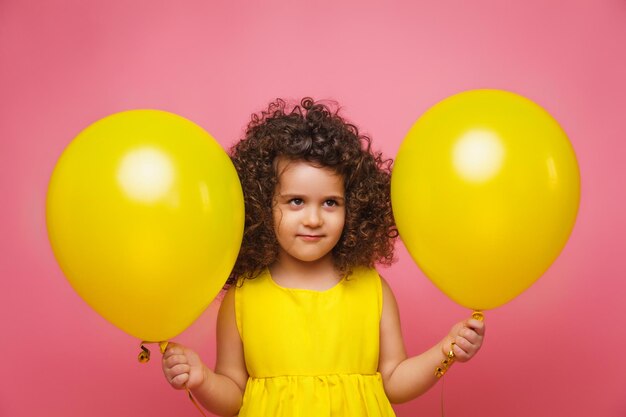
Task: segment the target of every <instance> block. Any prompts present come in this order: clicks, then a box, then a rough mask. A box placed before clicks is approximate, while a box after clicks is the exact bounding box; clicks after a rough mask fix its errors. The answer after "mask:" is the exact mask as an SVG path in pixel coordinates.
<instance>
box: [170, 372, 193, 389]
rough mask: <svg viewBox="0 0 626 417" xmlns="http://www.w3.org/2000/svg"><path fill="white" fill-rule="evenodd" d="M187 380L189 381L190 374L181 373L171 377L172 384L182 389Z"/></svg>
mask: <svg viewBox="0 0 626 417" xmlns="http://www.w3.org/2000/svg"><path fill="white" fill-rule="evenodd" d="M187 381H189V374H180V375H176V376H175V377H173V378H172V379H170V384H171V385H172V386H173V387H174V388H177V389H181V388H184V387H185V384H186V383H187Z"/></svg>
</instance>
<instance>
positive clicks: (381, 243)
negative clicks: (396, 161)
mask: <svg viewBox="0 0 626 417" xmlns="http://www.w3.org/2000/svg"><path fill="white" fill-rule="evenodd" d="M334 107H335V110H333V109H331V107H330V105H329V104H324V103H321V102H316V101H314V100H313V99H311V98H308V97H307V98H304V99H302V101H301V102H300V104H299V105H294V106H287V104H286V103H285V101H284V100H282V99H277V100H276V101H274V102H272V103H270V104H269V106H268V108H267V109H266V110H264V111H262V112H260V113H258V114H253V115H252V120H251V121H250V123H249V124H248V127H247V130H246V133H245V137H244V138H243V139H242V140H240V141H239V142H238V143H237V144H235V145H234V146H233V147H232V148H231V158H232V161H233V163H234V165H235V168H236V169H237V172H238V174H239V179H240V180H241V184H242V187H243V194H244V201H245V210H246V220H245V229H244V235H243V242H242V245H241V250H240V251H239V256H238V258H237V262H236V264H235V267H234V269H233V272H232V274H231V277H230V280H229V281H230V282H231V283H232V282H233V281H234V279H236V278H237V277H240V276H242V277H244V278H254V277H255V276H257V275H258V274H259V272H260V271H261V270H262V269H263V268H265V267H267V266H269V265H271V264H272V263H273V262H274V261H275V260H276V256H277V254H278V241H277V240H276V236H275V234H274V224H273V218H272V205H273V197H274V190H275V187H276V185H277V183H278V177H277V173H276V166H275V163H274V161H275V159H276V158H277V157H278V156H281V157H285V158H287V159H290V160H302V161H307V162H311V163H313V164H315V165H318V166H320V167H329V168H331V169H333V170H334V171H336V172H337V173H339V174H340V175H342V176H343V179H344V186H345V197H346V219H345V225H344V229H343V232H342V235H341V238H340V239H339V242H338V243H337V245H336V246H335V247H334V248H333V259H334V262H335V267H336V268H337V269H338V270H339V271H340V272H341V273H348V274H349V273H350V271H351V269H352V268H353V267H356V266H374V264H376V263H380V264H386V265H389V264H391V263H392V261H393V244H394V240H395V238H396V237H397V236H398V232H397V229H396V227H395V223H394V220H393V214H392V211H391V200H390V177H391V165H392V163H393V161H392V160H391V159H383V157H382V154H381V153H379V152H373V151H372V144H371V139H370V138H369V137H367V136H365V135H361V134H359V130H358V128H357V127H356V126H354V125H353V124H351V123H348V122H347V121H346V120H345V119H344V118H343V117H341V116H340V115H339V109H338V108H337V107H336V106H334Z"/></svg>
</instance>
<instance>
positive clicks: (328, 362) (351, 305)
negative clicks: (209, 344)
mask: <svg viewBox="0 0 626 417" xmlns="http://www.w3.org/2000/svg"><path fill="white" fill-rule="evenodd" d="M235 312H236V318H237V328H238V330H239V334H240V335H241V339H242V341H243V349H244V356H245V361H246V367H247V370H248V375H249V376H250V377H249V379H248V382H247V385H246V390H245V393H244V398H243V405H242V407H241V410H240V412H239V416H240V417H257V416H258V417H282V416H285V417H286V416H289V417H309V416H310V417H325V416H355V417H368V416H369V417H374V416H376V417H378V416H385V417H387V416H394V412H393V409H392V408H391V405H390V403H389V400H388V399H387V396H386V395H385V392H384V389H383V383H382V378H381V376H380V373H378V371H377V369H378V350H379V326H380V317H381V313H382V287H381V282H380V277H379V275H378V273H377V272H376V270H374V269H365V268H361V269H356V270H355V271H354V273H353V274H352V275H350V276H349V277H348V278H347V279H346V278H344V279H343V280H341V281H340V282H339V283H338V284H337V285H335V286H334V287H332V288H330V289H328V290H326V291H313V290H304V289H291V288H284V287H281V286H279V285H278V284H276V283H275V282H274V281H273V280H272V277H271V276H270V274H269V272H268V271H265V272H263V273H262V274H261V275H260V276H259V277H258V278H255V279H253V280H246V281H245V282H244V283H243V284H242V285H241V286H238V287H237V288H236V290H235Z"/></svg>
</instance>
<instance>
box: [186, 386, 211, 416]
mask: <svg viewBox="0 0 626 417" xmlns="http://www.w3.org/2000/svg"><path fill="white" fill-rule="evenodd" d="M185 390H186V391H187V394H188V395H189V399H190V400H191V402H192V403H193V405H195V406H196V408H197V409H198V411H199V412H200V414H202V415H203V416H204V417H206V414H204V412H203V411H202V408H201V407H200V405H198V402H197V401H196V399H195V398H193V395H191V390H190V389H189V388H187V387H185Z"/></svg>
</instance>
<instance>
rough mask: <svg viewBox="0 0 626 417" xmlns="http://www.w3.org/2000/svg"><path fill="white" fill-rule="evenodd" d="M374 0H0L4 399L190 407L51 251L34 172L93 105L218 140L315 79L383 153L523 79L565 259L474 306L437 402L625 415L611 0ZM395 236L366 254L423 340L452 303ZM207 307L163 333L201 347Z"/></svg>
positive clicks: (105, 406) (51, 412) (187, 412)
mask: <svg viewBox="0 0 626 417" xmlns="http://www.w3.org/2000/svg"><path fill="white" fill-rule="evenodd" d="M36 3H37V4H36ZM375 3H376V4H374V3H372V4H365V2H363V1H306V2H296V1H292V2H287V1H284V2H263V3H262V2H249V3H244V2H234V1H233V2H209V1H201V0H197V1H191V0H179V1H177V2H173V1H172V2H165V1H154V0H150V1H148V0H145V1H122V0H109V1H106V2H105V1H101V2H94V1H92V2H86V1H79V0H73V1H71V0H66V1H62V0H53V1H39V2H28V1H19V0H2V1H1V2H0V95H1V99H0V109H1V110H0V172H1V176H0V187H1V188H0V191H1V194H0V195H1V196H2V203H1V204H0V222H1V223H0V227H1V236H2V238H1V239H0V257H1V258H0V277H1V284H0V285H1V287H0V329H1V333H0V369H1V376H0V416H6V417H26V416H29V417H30V416H34V415H41V416H49V417H54V416H74V415H77V416H78V415H85V416H96V417H97V416H111V415H113V416H137V415H153V416H166V415H177V416H197V415H199V414H198V412H197V410H195V409H194V407H193V405H192V404H191V403H190V402H189V401H188V400H187V399H186V398H185V395H184V394H183V393H182V392H178V391H174V390H172V389H170V388H169V386H168V385H167V384H166V382H165V381H164V380H163V378H162V376H161V373H160V365H159V361H158V360H153V361H152V362H150V363H149V364H147V365H141V364H139V363H138V362H137V361H136V359H135V358H136V355H137V353H138V345H137V340H134V339H133V338H132V337H130V336H127V335H126V334H124V333H123V332H121V331H120V330H118V329H116V328H115V327H113V326H112V325H110V324H109V323H107V322H105V321H104V320H103V319H102V318H101V317H100V316H98V315H97V314H96V313H95V312H93V311H92V310H91V309H90V307H89V306H88V305H87V304H86V303H84V302H83V301H82V300H81V299H80V298H79V297H78V296H77V295H76V294H75V293H74V291H73V290H72V288H71V287H70V286H69V284H68V283H67V281H66V280H65V279H64V277H63V275H62V274H61V272H60V270H59V268H58V266H57V264H56V262H55V260H54V259H53V256H52V252H51V250H50V247H49V244H48V241H47V236H46V230H45V211H44V203H45V195H46V188H47V183H48V178H49V176H50V173H51V172H52V169H53V167H54V164H55V162H56V159H57V158H58V157H59V155H60V154H61V152H62V151H63V149H64V147H65V146H66V145H67V144H68V143H69V142H70V141H71V140H72V138H73V137H74V136H75V135H76V134H77V133H78V132H79V131H80V130H82V129H83V128H84V127H86V126H87V125H88V124H90V123H92V122H94V121H95V120H97V119H99V118H101V117H104V116H106V115H108V114H111V113H115V112H118V111H122V110H127V109H133V108H158V109H163V110H169V111H172V112H175V113H178V114H181V115H183V116H186V117H188V118H190V119H191V120H193V121H195V122H196V123H198V124H200V125H201V126H203V127H204V128H205V129H207V130H208V131H209V132H211V133H212V134H213V136H215V137H216V138H217V139H218V140H219V141H220V142H221V143H222V144H223V145H224V146H228V145H230V144H231V143H232V142H233V141H235V140H236V139H237V138H238V137H239V135H240V134H241V132H242V129H243V127H244V125H245V124H246V122H247V120H248V117H249V114H250V113H251V112H253V111H256V110H259V109H261V108H262V107H263V106H264V105H265V104H266V103H267V102H268V101H269V100H270V99H272V98H274V97H277V96H284V97H290V98H297V97H301V96H303V95H313V96H314V97H317V98H334V99H336V100H338V101H339V102H340V103H342V105H343V106H344V109H345V112H344V114H345V115H346V116H348V117H349V118H350V119H351V120H353V121H355V122H356V123H357V124H358V125H360V126H361V127H362V128H363V129H364V130H365V131H367V132H369V133H370V134H371V135H372V136H373V137H374V140H375V143H376V144H377V145H378V147H379V148H381V149H382V150H383V151H384V152H385V153H386V154H387V155H389V156H394V155H395V153H396V152H397V149H398V147H399V145H400V142H401V141H402V139H403V137H404V135H405V134H406V132H407V131H408V129H409V128H410V127H411V125H412V124H413V122H414V121H415V120H416V119H417V118H418V117H419V116H420V114H422V113H423V112H424V111H425V110H426V109H427V108H428V107H430V106H431V105H433V104H434V103H436V102H437V101H439V100H441V99H443V98H445V97H447V96H449V95H452V94H454V93H457V92H460V91H462V90H467V89H473V88H485V87H487V88H500V89H506V90H510V91H514V92H517V93H520V94H522V95H525V96H527V97H528V98H530V99H532V100H534V101H535V102H537V103H539V104H540V105H542V106H543V107H545V108H546V109H547V110H548V111H550V112H551V113H552V114H553V115H554V117H555V118H556V119H557V120H558V121H559V122H560V123H561V125H562V126H563V128H564V129H565V131H566V132H567V133H568V135H569V137H570V139H571V141H572V144H573V146H574V148H575V150H576V152H577V155H578V159H579V164H580V169H581V175H582V187H583V189H582V200H581V206H580V212H579V217H578V222H577V224H576V227H575V229H574V232H573V234H572V236H571V238H570V241H569V243H568V244H567V246H566V247H565V249H564V251H563V252H562V254H561V256H560V257H559V259H558V260H557V261H556V262H555V263H554V265H553V266H552V267H551V268H550V269H549V271H548V272H547V273H546V274H545V276H544V277H543V278H541V279H540V280H539V281H538V282H537V283H536V284H535V285H534V286H533V287H531V288H530V289H529V290H528V291H526V292H525V293H524V294H523V295H521V296H520V297H518V298H517V299H515V300H514V301H512V302H511V303H509V304H507V305H505V306H503V307H500V308H498V309H496V310H494V311H491V312H488V314H487V322H488V325H489V329H488V337H487V340H486V344H485V347H484V349H483V351H482V352H481V353H480V355H479V356H478V357H477V358H476V359H475V360H474V361H473V362H471V363H469V364H466V365H457V366H455V367H454V369H453V371H451V373H450V374H449V377H448V378H447V379H446V385H445V387H446V388H445V395H446V406H447V408H446V411H447V415H449V416H487V417H490V416H494V417H495V416H509V417H511V416H520V417H522V416H524V417H526V416H534V417H537V416H625V415H626V399H625V395H624V394H625V391H624V390H625V387H626V360H625V359H624V354H623V348H624V345H625V343H626V331H625V330H624V329H626V303H624V302H623V300H622V299H623V298H624V294H625V290H626V284H625V283H624V280H625V278H626V273H625V272H626V268H625V266H626V261H625V258H626V253H625V248H626V238H625V237H624V236H625V232H626V227H625V226H626V221H625V215H624V209H625V204H624V203H625V197H624V184H625V183H626V181H625V180H626V178H625V177H626V175H625V174H626V165H625V164H624V155H625V153H626V145H625V144H624V143H625V142H624V121H625V120H626V103H625V97H626V2H624V0H595V1H594V0H587V1H584V0H573V1H565V0H563V1H556V0H547V1H546V0H531V1H517V2H503V1H498V0H481V1H468V2H461V1H447V0H443V1H428V2H427V1H405V2H395V3H394V4H393V5H392V4H391V2H387V3H384V2H375ZM398 255H399V258H400V261H399V262H398V263H397V264H396V265H395V266H393V267H392V268H391V269H388V270H383V271H382V272H383V274H384V275H385V276H386V277H387V278H388V280H389V281H390V283H391V285H392V287H393V288H394V290H395V292H396V295H397V298H398V302H399V305H400V309H401V315H402V318H403V326H404V332H405V339H406V345H407V349H408V351H409V352H410V353H412V354H417V353H419V352H420V351H422V350H424V349H425V348H427V347H428V346H430V345H431V344H432V343H434V342H436V341H437V340H439V338H440V337H442V336H443V335H444V334H445V332H447V330H448V328H449V326H450V325H451V324H452V323H454V322H455V321H457V320H459V319H461V318H464V317H465V316H466V315H467V314H468V311H466V310H463V309H462V308H460V307H457V306H456V305H454V304H453V303H452V302H451V301H449V300H448V299H447V298H446V297H445V296H444V295H442V294H441V293H440V292H439V291H438V290H437V289H435V288H434V286H433V285H432V284H431V283H430V281H428V280H427V279H426V278H424V276H423V275H422V274H421V273H420V271H419V270H418V268H417V267H416V266H415V265H414V264H413V263H412V261H411V260H410V258H409V256H408V255H407V254H406V252H405V251H404V250H403V249H400V250H399V251H398ZM215 312H216V306H214V305H213V306H212V307H211V308H209V309H208V310H207V312H206V313H205V314H204V315H203V316H202V317H201V318H200V319H199V320H198V321H197V322H196V323H195V324H194V325H193V326H192V327H190V328H189V329H188V330H187V331H185V332H184V333H183V334H182V335H181V336H180V337H179V338H178V340H179V341H181V342H184V343H187V344H189V345H191V346H193V347H195V348H196V349H198V350H199V351H200V352H201V354H202V355H203V356H204V358H205V359H206V361H207V362H208V363H210V364H212V363H213V360H214V358H213V355H214V340H213V332H214V321H215ZM155 356H156V357H157V358H158V354H156V353H155ZM439 400H440V389H439V387H437V388H435V389H433V390H432V391H431V392H429V393H428V394H426V395H424V396H423V397H421V398H419V399H417V400H414V401H412V402H410V403H408V404H404V405H401V406H397V407H396V410H397V413H398V415H399V416H417V415H420V416H438V415H440V409H439Z"/></svg>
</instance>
